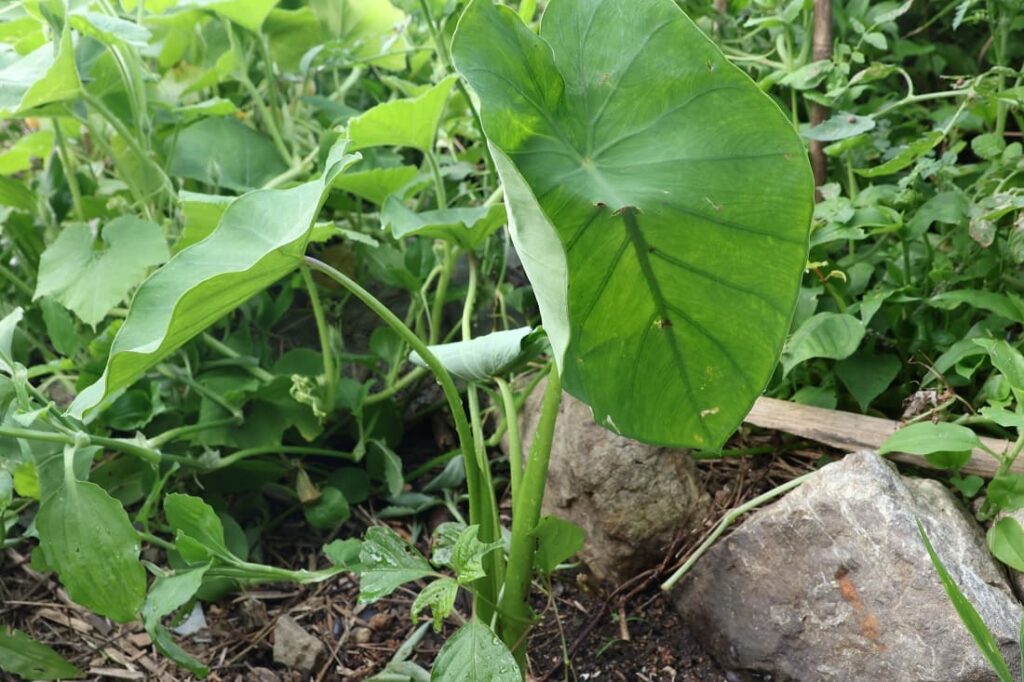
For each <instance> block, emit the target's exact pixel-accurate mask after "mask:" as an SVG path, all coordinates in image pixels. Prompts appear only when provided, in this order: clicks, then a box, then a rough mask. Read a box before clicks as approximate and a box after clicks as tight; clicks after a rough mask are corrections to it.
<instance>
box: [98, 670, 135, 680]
mask: <svg viewBox="0 0 1024 682" xmlns="http://www.w3.org/2000/svg"><path fill="white" fill-rule="evenodd" d="M89 674H90V675H96V676H98V677H100V678H103V677H109V678H111V679H115V680H144V679H146V676H145V675H144V674H142V673H140V672H138V671H136V670H123V669H121V668H89Z"/></svg>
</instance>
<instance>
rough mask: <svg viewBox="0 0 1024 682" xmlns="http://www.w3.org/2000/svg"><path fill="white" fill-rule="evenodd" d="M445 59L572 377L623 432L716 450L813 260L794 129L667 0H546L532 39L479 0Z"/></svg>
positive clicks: (770, 357) (508, 14) (571, 385)
mask: <svg viewBox="0 0 1024 682" xmlns="http://www.w3.org/2000/svg"><path fill="white" fill-rule="evenodd" d="M452 54H453V57H454V60H455V64H456V67H457V68H458V70H459V71H460V73H462V75H463V76H465V77H466V79H467V80H468V81H469V83H470V85H471V86H472V87H473V89H474V90H475V91H476V93H477V94H478V95H479V97H480V100H481V109H482V112H481V113H482V119H483V126H484V131H485V133H486V135H487V137H488V140H489V142H490V146H491V150H492V155H493V156H494V159H495V164H496V166H497V169H498V171H499V173H500V175H501V179H502V182H503V183H504V186H505V192H506V204H507V205H508V208H509V214H510V215H509V219H510V229H511V231H512V237H513V241H514V243H515V245H516V248H517V250H518V251H519V254H520V257H521V259H522V260H523V264H524V267H525V269H526V272H527V274H528V276H529V277H530V280H531V283H532V284H533V288H534V291H535V293H536V294H537V298H538V303H539V304H540V308H541V314H542V317H543V319H544V326H545V329H546V330H547V332H548V335H549V337H550V339H551V342H552V347H553V349H554V351H555V355H556V360H557V362H558V364H559V368H560V370H561V372H562V374H563V381H564V384H565V386H566V388H567V389H568V390H569V391H570V392H571V393H573V394H574V395H576V396H577V397H579V398H580V399H582V400H583V401H585V402H587V403H588V404H590V406H591V408H592V409H593V411H594V416H595V418H596V419H597V421H598V422H599V423H602V424H604V425H606V426H609V427H611V428H613V429H615V430H617V431H619V432H620V433H622V434H624V435H627V436H632V437H635V438H640V439H643V440H647V441H651V442H657V443H668V444H676V445H689V446H700V447H717V446H719V445H721V444H722V443H723V442H724V441H725V439H726V438H727V437H728V436H729V435H730V434H731V433H732V431H733V430H734V429H735V427H736V426H737V425H738V424H739V422H740V421H741V420H742V418H743V417H744V416H745V415H746V413H747V412H748V411H749V409H750V406H751V405H752V404H753V402H754V399H755V398H756V396H757V394H758V393H760V392H761V390H762V389H763V388H764V386H765V385H766V383H767V381H768V379H769V377H770V376H771V373H772V371H773V370H774V368H775V364H776V361H777V359H778V355H779V351H780V350H781V348H782V343H783V340H784V339H785V335H786V332H787V331H788V329H789V323H790V319H791V317H792V311H793V307H794V304H795V302H796V297H797V292H798V288H799V282H800V279H801V275H802V273H803V269H804V266H805V265H806V256H807V241H808V231H809V227H810V219H811V213H812V208H813V197H812V189H813V182H812V177H811V171H810V166H809V164H808V162H807V159H806V154H805V151H804V147H803V144H802V143H801V141H800V138H799V136H798V135H797V133H796V131H795V130H794V129H793V127H792V125H791V124H790V123H789V122H788V121H787V120H786V117H785V116H784V114H783V113H782V112H781V110H780V109H779V108H778V106H776V104H775V103H774V102H772V101H771V100H770V99H769V98H768V97H767V96H765V94H764V93H763V92H761V91H760V90H759V89H758V88H757V86H756V85H754V83H753V82H752V81H751V80H750V79H749V78H748V77H747V76H746V75H745V74H743V73H742V72H741V71H740V70H739V69H737V68H735V67H733V66H732V65H731V64H730V63H729V62H728V60H726V59H725V57H724V56H723V55H722V54H721V52H719V50H718V49H717V48H716V47H715V46H714V45H713V44H712V43H711V41H710V40H708V38H707V37H706V36H704V35H703V34H702V33H701V32H700V30H699V29H698V28H697V27H696V26H695V25H694V23H693V22H692V21H690V19H689V18H687V17H686V15H684V14H683V13H682V12H681V11H680V10H679V8H678V7H677V6H676V4H675V3H674V2H672V0H633V1H631V2H628V3H623V2H613V1H611V0H552V2H550V3H548V5H547V9H546V13H545V17H544V20H543V23H542V27H541V31H540V35H539V36H538V35H537V34H535V33H533V32H532V31H531V30H530V29H529V28H527V26H526V25H525V24H524V23H523V22H522V21H521V20H520V19H519V17H518V16H517V15H516V14H515V12H513V11H511V10H509V9H508V8H505V7H496V6H495V5H494V4H493V3H492V2H491V0H474V2H472V3H471V4H470V5H469V6H468V7H467V9H466V11H465V13H464V14H463V16H462V19H461V21H460V24H459V28H458V30H457V32H456V35H455V38H454V41H453V45H452Z"/></svg>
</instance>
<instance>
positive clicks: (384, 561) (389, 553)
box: [359, 526, 434, 604]
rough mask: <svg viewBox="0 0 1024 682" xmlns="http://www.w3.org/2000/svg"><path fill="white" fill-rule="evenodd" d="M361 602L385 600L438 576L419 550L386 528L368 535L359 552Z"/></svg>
mask: <svg viewBox="0 0 1024 682" xmlns="http://www.w3.org/2000/svg"><path fill="white" fill-rule="evenodd" d="M359 562H360V563H361V564H362V568H361V570H360V572H359V601H360V603H363V604H365V603H368V602H372V601H376V600H378V599H380V598H381V597H385V596H387V595H389V594H391V593H392V592H394V591H395V590H396V589H398V588H399V587H400V586H402V585H404V584H405V583H408V582H412V581H414V580H419V579H420V578H425V577H427V576H429V575H433V574H434V570H433V569H432V568H431V567H430V564H429V563H427V560H426V559H424V558H423V555H422V554H420V553H419V552H418V551H416V549H415V548H414V547H412V546H410V545H409V543H407V542H406V541H405V540H403V539H402V538H401V537H399V536H398V534H397V533H395V531H393V530H391V529H390V528H387V527H385V526H374V527H372V528H369V529H368V530H367V531H366V537H365V538H364V539H363V545H362V548H361V549H360V551H359Z"/></svg>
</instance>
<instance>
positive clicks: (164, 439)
mask: <svg viewBox="0 0 1024 682" xmlns="http://www.w3.org/2000/svg"><path fill="white" fill-rule="evenodd" d="M240 423H241V422H240V421H239V420H237V419H235V418H234V417H225V418H224V419H214V420H212V421H208V422H202V423H201V424H186V425H184V426H179V427H177V428H173V429H168V430H167V431H164V432H163V433H161V434H160V435H159V436H154V437H153V438H150V439H148V440H149V446H150V447H151V448H155V449H160V448H161V447H163V446H164V445H166V444H167V443H171V442H173V441H176V440H178V439H179V438H184V437H185V436H191V435H192V434H193V433H201V432H202V431H209V430H210V429H219V428H220V427H222V426H238V425H239V424H240Z"/></svg>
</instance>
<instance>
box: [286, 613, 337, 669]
mask: <svg viewBox="0 0 1024 682" xmlns="http://www.w3.org/2000/svg"><path fill="white" fill-rule="evenodd" d="M326 653H327V647H326V646H324V643H323V642H321V641H320V640H319V639H317V638H316V637H314V636H313V635H311V634H309V633H308V632H306V631H305V630H303V629H302V627H301V626H300V625H299V624H298V623H297V622H295V619H294V618H292V617H291V616H281V617H280V618H278V619H277V623H275V624H274V663H280V664H281V665H284V666H287V667H289V668H294V669H295V670H301V671H302V672H305V673H309V672H312V671H313V669H314V668H315V667H316V666H317V663H318V662H319V661H320V660H321V659H322V658H323V657H324V656H325V655H326Z"/></svg>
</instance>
